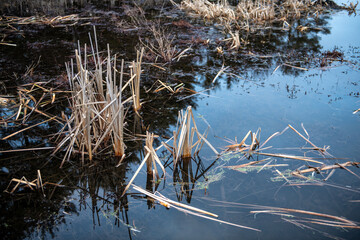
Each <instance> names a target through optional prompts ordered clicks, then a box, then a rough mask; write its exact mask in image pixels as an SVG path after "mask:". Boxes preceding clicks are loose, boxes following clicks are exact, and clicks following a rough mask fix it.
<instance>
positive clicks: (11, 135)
mask: <svg viewBox="0 0 360 240" xmlns="http://www.w3.org/2000/svg"><path fill="white" fill-rule="evenodd" d="M55 118H56V117H52V118H50V119H48V120H45V121H42V122H39V123H36V124H34V125H32V126H29V127H27V128H24V129H21V130H19V131H17V132H14V133H12V134H10V135H8V136H6V137H4V138H2V140H6V139H8V138H11V137H13V136H15V135H17V134H19V133H21V132H24V131H26V130H29V129H31V128H33V127H36V126H39V125H41V124H43V123H47V122H49V121H51V120H54V119H55Z"/></svg>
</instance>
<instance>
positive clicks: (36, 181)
mask: <svg viewBox="0 0 360 240" xmlns="http://www.w3.org/2000/svg"><path fill="white" fill-rule="evenodd" d="M13 182H16V185H15V186H14V187H13V188H12V190H11V191H10V192H9V191H8V189H9V187H10V186H11V184H12V183H13ZM20 184H23V185H25V186H26V187H28V188H30V189H31V190H34V188H35V189H41V191H42V193H43V194H44V186H46V185H54V186H57V187H62V185H59V184H57V183H50V182H45V183H43V182H42V178H41V173H40V170H37V178H36V179H34V180H33V181H31V182H30V181H28V180H27V179H26V178H25V177H24V176H23V177H22V178H21V179H17V178H13V179H11V180H10V183H9V185H8V186H7V188H6V189H5V190H4V192H7V193H14V192H15V191H16V189H17V188H18V187H19V186H20Z"/></svg>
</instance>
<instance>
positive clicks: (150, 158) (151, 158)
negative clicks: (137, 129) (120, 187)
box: [121, 132, 165, 196]
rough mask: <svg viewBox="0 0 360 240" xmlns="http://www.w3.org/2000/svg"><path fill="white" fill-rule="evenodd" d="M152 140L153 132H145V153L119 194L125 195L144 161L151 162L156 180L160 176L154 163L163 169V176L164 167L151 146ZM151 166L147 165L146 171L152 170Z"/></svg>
mask: <svg viewBox="0 0 360 240" xmlns="http://www.w3.org/2000/svg"><path fill="white" fill-rule="evenodd" d="M153 142H154V134H153V133H151V134H150V133H149V132H146V143H145V147H144V148H145V152H146V155H145V157H144V159H143V161H142V162H141V164H140V166H139V167H138V169H137V170H136V172H135V173H134V175H133V177H132V178H131V179H130V181H129V183H128V184H127V185H126V187H125V189H124V191H123V193H122V195H121V196H124V195H125V193H126V191H127V190H128V189H129V187H130V186H131V184H132V182H133V181H134V180H135V178H136V176H137V175H138V174H139V172H140V170H141V168H142V167H143V166H144V164H145V163H147V164H151V166H152V167H154V171H155V175H156V178H157V180H159V179H160V177H159V174H158V171H157V168H156V163H157V164H158V165H159V166H160V168H161V170H162V171H163V175H164V176H165V168H164V166H163V164H162V163H161V161H160V159H159V157H158V156H157V154H156V151H155V149H154V147H153ZM152 167H151V168H150V167H149V166H147V172H149V171H150V172H152Z"/></svg>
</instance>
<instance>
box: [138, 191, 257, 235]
mask: <svg viewBox="0 0 360 240" xmlns="http://www.w3.org/2000/svg"><path fill="white" fill-rule="evenodd" d="M133 188H134V190H136V191H138V192H140V193H142V194H145V195H146V196H148V197H151V198H153V199H155V200H156V201H158V202H159V203H160V204H161V205H163V206H165V207H167V208H170V207H172V208H175V209H177V210H179V211H181V212H184V213H187V214H191V215H195V216H198V217H201V218H205V219H209V220H212V221H216V222H219V223H224V224H227V225H231V226H235V227H239V228H244V229H248V230H253V231H257V232H261V230H259V229H256V228H251V227H247V226H243V225H239V224H235V223H230V222H226V221H223V220H219V219H216V218H217V217H218V216H217V215H216V214H213V213H210V212H208V211H204V210H201V209H199V208H195V207H192V206H188V205H185V204H182V203H179V202H175V201H173V200H171V199H169V198H166V197H165V196H163V195H161V194H160V193H159V192H155V194H153V193H151V192H148V191H146V190H145V189H142V188H140V187H138V186H135V185H133ZM207 215H209V216H211V217H209V216H207Z"/></svg>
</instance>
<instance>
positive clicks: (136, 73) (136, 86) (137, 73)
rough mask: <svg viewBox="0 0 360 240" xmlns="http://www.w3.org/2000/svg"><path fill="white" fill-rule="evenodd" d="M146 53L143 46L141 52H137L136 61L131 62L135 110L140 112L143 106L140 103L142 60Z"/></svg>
mask: <svg viewBox="0 0 360 240" xmlns="http://www.w3.org/2000/svg"><path fill="white" fill-rule="evenodd" d="M143 54H144V48H141V52H139V51H137V52H136V62H135V61H133V62H132V63H131V69H130V74H131V78H132V81H131V92H132V97H133V104H134V110H135V112H138V111H139V110H140V108H141V104H140V77H141V61H142V57H143Z"/></svg>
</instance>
